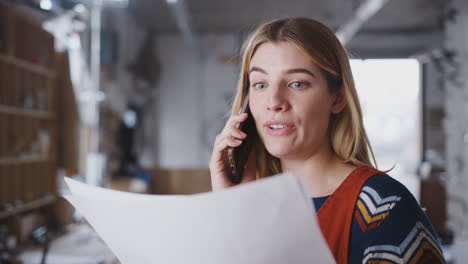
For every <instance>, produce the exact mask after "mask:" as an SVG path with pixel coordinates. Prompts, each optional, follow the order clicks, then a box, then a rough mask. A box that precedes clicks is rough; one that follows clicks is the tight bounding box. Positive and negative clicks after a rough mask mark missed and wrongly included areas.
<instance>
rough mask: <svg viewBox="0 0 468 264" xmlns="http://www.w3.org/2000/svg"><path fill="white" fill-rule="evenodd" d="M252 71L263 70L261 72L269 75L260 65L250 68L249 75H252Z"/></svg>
mask: <svg viewBox="0 0 468 264" xmlns="http://www.w3.org/2000/svg"><path fill="white" fill-rule="evenodd" d="M252 72H261V73H263V74H267V75H268V73H267V72H266V71H265V70H264V69H262V68H260V67H256V66H254V67H252V68H250V70H249V75H250V74H251V73H252Z"/></svg>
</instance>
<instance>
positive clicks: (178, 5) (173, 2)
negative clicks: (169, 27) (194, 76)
mask: <svg viewBox="0 0 468 264" xmlns="http://www.w3.org/2000/svg"><path fill="white" fill-rule="evenodd" d="M166 2H167V3H168V4H169V8H170V10H171V12H172V15H173V16H174V18H175V20H176V24H177V27H178V28H179V31H180V33H181V34H182V38H183V39H184V41H185V42H186V43H187V45H188V46H189V48H190V50H191V51H192V54H193V55H194V57H195V59H197V60H201V58H202V53H201V48H200V43H199V39H198V38H197V36H196V35H195V33H194V31H193V29H192V28H191V27H190V15H189V13H188V11H187V6H186V4H185V1H184V0H166Z"/></svg>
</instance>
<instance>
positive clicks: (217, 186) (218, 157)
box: [210, 113, 257, 191]
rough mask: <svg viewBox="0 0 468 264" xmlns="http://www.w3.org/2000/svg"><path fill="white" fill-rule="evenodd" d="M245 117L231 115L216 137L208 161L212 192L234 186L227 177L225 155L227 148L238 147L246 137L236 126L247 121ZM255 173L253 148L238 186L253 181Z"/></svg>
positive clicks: (243, 115) (244, 114)
mask: <svg viewBox="0 0 468 264" xmlns="http://www.w3.org/2000/svg"><path fill="white" fill-rule="evenodd" d="M247 117H248V114H247V113H242V114H239V115H232V116H231V117H230V118H229V119H228V121H227V122H226V125H225V127H224V129H223V130H222V131H221V133H220V134H219V135H217V136H216V140H215V143H214V146H213V152H212V153H211V159H210V174H211V186H212V188H213V191H217V190H221V189H224V188H228V187H232V186H234V185H236V184H234V183H233V182H231V180H230V179H229V177H228V173H227V170H228V169H229V166H227V165H226V163H225V154H226V151H227V148H228V147H238V146H240V145H241V144H242V141H243V140H244V139H246V138H247V136H248V135H247V134H245V133H244V132H242V131H241V130H240V129H239V128H238V125H237V124H238V123H241V122H244V121H245V120H247ZM256 171H257V168H256V160H255V148H252V151H251V152H250V154H249V158H248V159H247V163H246V165H245V168H244V173H243V176H242V181H241V182H240V184H242V183H245V182H249V181H254V180H255V174H256Z"/></svg>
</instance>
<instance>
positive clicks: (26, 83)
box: [0, 0, 57, 220]
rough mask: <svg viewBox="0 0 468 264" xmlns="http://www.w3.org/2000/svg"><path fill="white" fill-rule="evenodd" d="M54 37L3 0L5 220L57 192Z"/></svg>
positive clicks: (0, 203) (0, 133)
mask: <svg viewBox="0 0 468 264" xmlns="http://www.w3.org/2000/svg"><path fill="white" fill-rule="evenodd" d="M55 70H56V68H55V51H54V39H53V37H52V35H50V34H49V33H47V32H46V31H44V30H43V29H42V28H41V26H40V25H38V24H36V23H35V22H34V21H31V20H30V19H29V18H28V17H27V16H26V15H24V14H22V13H21V12H20V11H18V10H16V9H15V8H14V7H12V6H10V5H9V4H8V3H6V2H4V1H2V0H0V220H2V219H6V218H8V217H11V216H14V215H19V214H21V213H25V212H28V211H31V210H33V209H37V208H41V207H44V206H46V205H50V204H51V203H53V201H54V200H55V198H56V194H57V176H56V175H57V168H56V166H57V165H56V148H57V147H56V140H57V135H56V134H57V132H56V126H57V125H56V117H55V116H56V113H57V110H56V106H55V93H56V87H55V86H56V81H55V78H56V74H55Z"/></svg>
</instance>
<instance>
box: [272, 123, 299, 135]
mask: <svg viewBox="0 0 468 264" xmlns="http://www.w3.org/2000/svg"><path fill="white" fill-rule="evenodd" d="M265 128H266V132H267V134H268V135H271V136H286V135H288V134H290V133H291V132H292V131H293V130H294V128H295V126H294V125H293V124H291V123H289V122H284V121H268V122H266V123H265Z"/></svg>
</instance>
